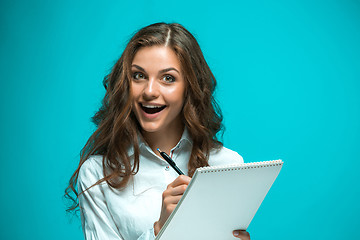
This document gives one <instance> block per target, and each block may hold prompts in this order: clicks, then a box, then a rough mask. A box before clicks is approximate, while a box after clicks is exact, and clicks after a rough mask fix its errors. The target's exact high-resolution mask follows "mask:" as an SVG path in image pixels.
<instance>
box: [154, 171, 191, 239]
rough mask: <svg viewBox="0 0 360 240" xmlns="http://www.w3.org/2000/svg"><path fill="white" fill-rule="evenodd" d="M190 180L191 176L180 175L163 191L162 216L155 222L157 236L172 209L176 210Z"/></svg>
mask: <svg viewBox="0 0 360 240" xmlns="http://www.w3.org/2000/svg"><path fill="white" fill-rule="evenodd" d="M190 180H191V178H190V177H188V176H185V175H180V176H179V177H177V178H176V179H175V180H174V181H173V182H172V183H170V184H169V185H168V186H167V188H166V190H165V191H164V192H163V194H162V207H161V213H160V218H159V220H158V221H157V222H155V223H154V232H155V236H156V235H157V234H158V233H159V231H160V229H161V228H162V226H163V225H164V224H165V222H166V220H167V219H168V217H169V216H170V214H171V213H172V211H174V209H175V207H176V205H177V203H178V202H179V200H180V198H181V197H182V195H183V193H184V192H185V189H186V188H187V186H188V185H189V182H190Z"/></svg>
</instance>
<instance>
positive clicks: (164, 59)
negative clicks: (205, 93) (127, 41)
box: [131, 46, 185, 134]
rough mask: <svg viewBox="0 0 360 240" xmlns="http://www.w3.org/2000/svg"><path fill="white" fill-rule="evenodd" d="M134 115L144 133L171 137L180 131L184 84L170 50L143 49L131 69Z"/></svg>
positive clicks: (157, 48)
mask: <svg viewBox="0 0 360 240" xmlns="http://www.w3.org/2000/svg"><path fill="white" fill-rule="evenodd" d="M131 71H132V81H131V94H132V97H133V106H134V108H133V109H134V110H133V111H134V113H135V115H136V118H137V120H138V121H139V123H140V125H141V127H142V130H143V131H145V132H147V133H155V132H157V133H165V134H171V132H172V130H174V129H179V128H181V127H182V121H181V111H182V107H183V104H184V94H185V80H184V78H183V75H182V69H181V64H180V62H179V60H178V58H177V56H176V54H175V52H174V51H173V50H172V49H170V48H169V47H163V46H152V47H143V48H141V49H139V50H138V52H137V53H136V54H135V57H134V60H133V62H132V66H131Z"/></svg>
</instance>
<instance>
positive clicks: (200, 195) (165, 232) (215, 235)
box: [156, 160, 283, 240]
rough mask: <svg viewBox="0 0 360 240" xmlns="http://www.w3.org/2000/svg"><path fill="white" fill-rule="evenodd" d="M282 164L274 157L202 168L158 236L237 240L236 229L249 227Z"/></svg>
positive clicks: (168, 239)
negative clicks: (234, 234)
mask: <svg viewBox="0 0 360 240" xmlns="http://www.w3.org/2000/svg"><path fill="white" fill-rule="evenodd" d="M282 165H283V162H282V161H281V160H274V161H266V162H255V163H243V164H237V165H227V166H218V167H203V168H198V169H197V170H196V171H195V174H194V176H193V178H192V179H191V181H190V183H189V185H188V187H187V189H186V191H185V192H184V194H183V197H182V198H181V199H180V201H179V203H178V205H177V207H176V208H175V210H174V211H173V212H172V214H171V215H170V216H169V218H168V220H167V221H166V223H165V224H164V226H163V227H162V228H161V230H160V232H159V234H158V235H157V236H156V239H157V240H160V239H161V240H180V239H181V240H184V239H186V240H192V239H194V240H195V239H196V240H199V239H206V240H227V239H229V240H230V239H231V240H233V239H234V237H233V235H232V231H233V230H236V229H243V230H246V229H247V228H248V226H249V224H250V222H251V220H252V219H253V217H254V215H255V213H256V211H257V210H258V208H259V207H260V204H261V203H262V201H263V200H264V198H265V196H266V194H267V192H268V191H269V189H270V187H271V185H272V184H273V182H274V181H275V179H276V177H277V176H278V174H279V172H280V170H281V167H282Z"/></svg>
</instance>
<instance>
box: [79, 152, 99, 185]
mask: <svg viewBox="0 0 360 240" xmlns="http://www.w3.org/2000/svg"><path fill="white" fill-rule="evenodd" d="M102 161H103V156H101V155H93V156H90V157H89V158H88V159H86V160H85V162H84V163H83V164H82V165H81V167H80V170H79V176H78V183H79V185H86V186H89V185H90V186H91V185H93V184H94V183H96V182H97V181H98V180H100V179H102V178H103V167H102V165H103V164H102Z"/></svg>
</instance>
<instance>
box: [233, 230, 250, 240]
mask: <svg viewBox="0 0 360 240" xmlns="http://www.w3.org/2000/svg"><path fill="white" fill-rule="evenodd" d="M233 235H234V237H236V238H240V239H241V240H250V234H249V233H248V232H247V231H245V230H234V231H233Z"/></svg>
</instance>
